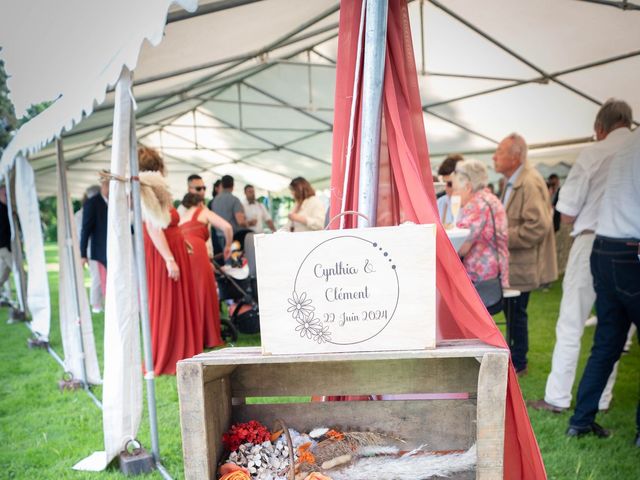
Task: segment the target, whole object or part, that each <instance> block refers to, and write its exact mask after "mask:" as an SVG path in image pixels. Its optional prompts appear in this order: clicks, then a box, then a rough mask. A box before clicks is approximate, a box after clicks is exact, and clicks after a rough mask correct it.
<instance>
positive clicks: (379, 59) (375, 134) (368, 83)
mask: <svg viewBox="0 0 640 480" xmlns="http://www.w3.org/2000/svg"><path fill="white" fill-rule="evenodd" d="M363 8H366V18H365V33H364V67H363V75H362V82H363V84H362V138H361V140H360V182H359V190H358V210H359V211H360V212H361V213H363V214H364V215H366V216H367V217H368V218H369V222H367V221H366V220H365V219H364V218H358V227H360V228H363V227H365V226H368V227H375V226H376V214H377V209H378V173H379V166H380V165H379V164H380V127H381V125H382V87H383V84H384V62H385V54H386V41H387V13H388V0H367V1H366V6H363Z"/></svg>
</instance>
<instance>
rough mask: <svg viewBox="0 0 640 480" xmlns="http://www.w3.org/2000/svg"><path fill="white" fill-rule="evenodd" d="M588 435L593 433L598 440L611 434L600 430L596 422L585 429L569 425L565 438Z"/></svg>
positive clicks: (602, 429) (604, 429)
mask: <svg viewBox="0 0 640 480" xmlns="http://www.w3.org/2000/svg"><path fill="white" fill-rule="evenodd" d="M589 433H593V434H594V435H595V436H596V437H598V438H607V437H609V436H610V435H611V432H609V430H607V429H606V428H602V427H601V426H600V425H598V424H597V423H596V422H593V423H592V424H591V425H588V426H586V427H578V426H575V425H569V428H567V437H582V436H584V435H588V434H589Z"/></svg>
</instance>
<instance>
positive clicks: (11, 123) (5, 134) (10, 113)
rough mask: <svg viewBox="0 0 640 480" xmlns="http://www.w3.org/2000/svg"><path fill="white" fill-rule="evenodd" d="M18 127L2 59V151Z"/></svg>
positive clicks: (0, 75) (0, 68) (0, 116)
mask: <svg viewBox="0 0 640 480" xmlns="http://www.w3.org/2000/svg"><path fill="white" fill-rule="evenodd" d="M17 127H18V120H17V119H16V114H15V110H14V108H13V103H12V102H11V100H9V89H8V88H7V74H6V72H5V71H4V62H3V61H2V60H0V152H2V151H3V150H4V149H5V148H6V147H7V145H8V144H9V142H10V141H11V132H12V131H13V130H15V129H16V128H17Z"/></svg>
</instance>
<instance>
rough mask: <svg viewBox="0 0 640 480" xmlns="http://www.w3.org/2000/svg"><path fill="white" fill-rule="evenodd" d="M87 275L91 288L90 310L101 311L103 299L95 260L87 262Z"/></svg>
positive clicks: (98, 268) (98, 270)
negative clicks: (89, 278)
mask: <svg viewBox="0 0 640 480" xmlns="http://www.w3.org/2000/svg"><path fill="white" fill-rule="evenodd" d="M89 274H90V275H91V288H90V289H89V301H90V302H91V308H93V309H100V310H102V308H103V307H104V298H102V286H101V285H100V267H99V266H98V262H97V261H96V260H89Z"/></svg>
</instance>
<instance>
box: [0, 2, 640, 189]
mask: <svg viewBox="0 0 640 480" xmlns="http://www.w3.org/2000/svg"><path fill="white" fill-rule="evenodd" d="M25 3H29V2H25ZM156 3H158V4H163V5H161V7H162V8H164V13H162V12H160V13H158V12H157V9H158V8H160V7H157V6H156V7H155V8H154V9H153V12H150V11H149V10H152V8H151V7H149V6H147V7H146V10H145V9H144V8H140V9H138V10H139V11H138V10H135V9H134V11H133V12H131V11H130V10H131V7H130V2H126V1H122V2H121V5H119V7H120V8H122V10H121V11H120V15H119V16H118V17H117V18H121V17H123V16H124V17H126V16H127V15H129V14H130V15H131V16H132V17H133V19H132V20H131V21H127V22H124V27H125V28H123V29H122V30H121V31H119V37H118V38H121V40H120V41H119V43H115V44H114V43H113V41H109V42H107V41H106V40H105V41H102V42H97V41H95V42H92V41H89V45H83V41H81V40H82V39H83V38H85V37H86V38H89V37H90V36H91V34H92V33H93V31H94V30H95V25H93V24H92V23H93V22H83V23H81V24H80V25H79V26H77V28H76V30H81V32H78V31H74V32H73V34H69V35H68V36H66V38H60V39H58V40H57V42H58V43H57V45H56V46H57V47H58V48H66V49H68V52H67V56H71V57H74V58H76V60H75V61H74V62H71V63H70V64H67V63H64V62H63V64H62V65H61V68H60V69H59V70H61V71H62V73H63V74H62V75H60V77H61V78H62V79H63V80H64V79H67V81H68V83H64V81H62V80H61V81H60V85H61V86H60V87H59V89H60V90H59V93H60V94H61V95H62V96H61V97H60V98H59V99H58V100H57V101H56V102H55V103H54V105H53V106H52V107H50V108H49V109H48V110H47V111H45V112H44V113H43V114H41V115H39V116H38V117H36V118H35V119H34V120H32V121H31V122H28V123H27V124H26V125H25V126H24V127H23V129H22V130H24V131H21V132H19V133H18V135H17V136H16V138H15V140H14V142H13V145H12V147H11V148H10V149H8V150H7V153H8V155H5V156H3V164H6V162H8V161H10V159H9V158H8V157H9V156H11V155H14V154H15V153H16V152H17V151H20V150H29V151H34V150H35V149H36V148H37V147H39V146H40V145H41V144H42V143H43V142H46V141H47V140H50V139H51V138H52V137H53V135H55V134H56V133H58V132H59V131H60V129H61V128H62V127H63V126H64V127H67V128H66V129H65V133H64V135H63V137H64V147H65V156H66V160H67V162H68V165H69V177H70V185H71V187H72V188H71V189H72V194H74V195H80V194H81V193H82V191H83V190H84V188H86V186H87V185H88V184H90V183H94V182H95V180H96V179H97V176H96V171H97V170H99V169H100V168H105V167H107V166H108V162H109V157H110V137H111V122H112V118H113V111H112V104H113V97H112V93H106V97H104V101H102V98H101V96H100V95H99V93H100V89H97V87H95V84H96V82H97V81H98V80H101V81H102V82H103V84H102V95H104V94H105V90H107V85H112V84H113V83H114V81H115V79H116V78H117V74H118V73H119V71H120V68H115V65H116V64H118V61H119V60H118V59H131V58H133V61H130V62H128V63H127V62H122V61H121V62H120V63H119V65H120V66H121V65H123V64H127V65H128V66H130V67H135V70H134V79H135V81H134V85H135V86H134V90H133V93H134V95H135V97H136V100H137V103H138V108H137V114H136V117H137V118H136V121H137V130H138V138H139V140H140V142H141V143H144V144H146V145H149V146H154V147H157V148H159V149H161V150H162V152H163V153H164V156H165V158H166V159H167V162H168V168H169V171H170V182H171V184H172V187H173V188H174V193H176V194H180V193H182V192H183V191H184V190H185V178H186V176H187V175H189V174H191V173H195V172H198V173H201V174H202V175H203V177H204V178H205V180H206V181H207V182H210V181H211V180H213V179H214V178H216V177H219V176H220V175H222V174H225V173H229V174H231V175H234V176H235V177H237V178H238V181H239V183H247V182H250V183H253V184H255V185H256V186H257V187H259V188H261V189H264V190H269V191H275V192H277V191H280V190H283V189H284V188H286V186H287V185H288V183H289V181H290V179H291V178H292V177H294V176H298V175H302V176H305V177H307V178H308V179H309V180H311V181H313V182H315V183H316V184H318V185H325V184H327V183H328V179H329V175H330V164H331V137H332V135H331V129H332V122H333V96H334V83H335V63H336V59H337V30H338V20H339V4H338V3H337V1H336V0H313V1H307V2H293V3H292V2H290V1H287V0H264V1H247V0H217V1H200V2H199V6H198V10H196V11H195V13H193V14H190V13H188V12H185V11H184V10H183V9H182V7H189V8H194V7H195V5H194V0H183V1H182V2H180V3H181V4H180V5H178V6H173V7H171V9H170V10H168V16H167V19H168V21H167V24H166V27H164V36H163V38H162V41H161V42H159V40H160V38H161V34H162V31H163V30H162V26H163V25H164V23H163V22H164V15H167V9H169V3H170V2H169V0H165V1H164V2H156ZM614 3H615V4H619V5H620V6H622V4H623V3H625V4H626V5H627V9H626V10H623V9H622V8H611V6H609V4H614ZM15 8H18V7H15ZM25 8H26V7H25ZM105 8H106V7H105ZM162 8H160V10H162ZM85 10H86V9H85ZM85 10H82V9H80V10H78V12H80V13H82V14H86V15H89V12H86V11H85ZM409 11H410V22H411V27H412V32H413V45H414V50H415V55H416V64H417V66H418V70H419V82H420V90H421V94H422V100H423V105H424V108H423V110H424V116H425V125H426V129H427V139H428V141H429V147H430V150H431V154H432V156H433V157H435V158H436V159H437V158H440V157H442V156H443V155H446V154H447V153H449V152H463V153H467V154H470V155H474V156H476V157H478V158H483V159H487V160H488V159H489V158H490V155H491V152H492V151H493V150H494V149H495V145H496V143H497V142H498V141H499V140H500V139H501V138H503V137H504V136H505V135H506V134H508V133H509V132H510V131H518V132H520V133H522V134H523V135H524V136H525V138H526V139H527V141H528V142H529V143H530V144H532V145H533V146H539V147H542V146H545V147H546V148H540V149H537V150H535V151H534V152H532V154H531V157H532V159H533V160H534V161H539V162H544V163H547V164H549V165H555V164H558V166H557V167H553V168H556V169H559V170H560V171H561V170H562V169H563V168H564V169H565V171H566V168H567V166H568V165H570V164H571V163H572V162H573V160H574V159H575V157H576V155H577V154H578V152H579V146H580V145H581V144H583V143H584V142H586V141H588V140H589V138H590V135H591V132H592V125H593V119H594V118H595V114H596V112H597V109H598V108H599V105H600V104H601V103H602V102H604V101H605V100H606V99H607V98H609V97H617V98H622V99H624V100H626V101H627V102H629V103H630V105H631V106H632V108H633V109H634V111H635V112H640V91H638V89H637V88H635V85H637V82H638V79H639V78H638V72H640V29H638V28H637V25H638V20H639V19H640V12H639V11H638V9H637V8H636V5H635V4H633V3H632V2H604V1H603V2H596V1H591V2H585V1H573V0H563V1H556V0H527V1H523V2H512V1H509V0H487V1H485V2H483V5H482V8H478V5H477V3H476V2H466V1H464V0H431V1H426V2H424V3H423V2H421V1H414V2H411V3H410V5H409ZM127 12H128V13H127ZM62 13H68V12H61V13H60V15H61V16H60V20H59V23H57V25H60V24H62V25H64V24H65V23H67V24H68V23H70V22H71V18H66V17H62ZM80 13H76V16H75V18H76V19H77V18H78V17H77V15H79V14H80ZM46 14H47V15H56V11H55V10H54V9H49V10H47V11H46ZM24 15H26V13H24ZM30 15H33V13H30ZM91 15H96V16H97V15H100V14H99V13H95V12H92V13H91ZM105 15H106V16H105V17H104V18H105V19H106V20H111V19H113V18H114V17H113V16H108V15H107V14H105ZM56 17H57V15H56ZM96 18H97V17H96ZM158 19H160V20H158ZM36 20H37V22H36V23H39V22H43V23H44V21H45V20H46V21H47V22H48V23H56V22H51V18H46V19H44V18H38V19H36ZM137 22H140V23H137ZM31 23H33V19H31ZM152 24H153V25H152ZM58 28H59V27H58ZM70 29H71V28H70ZM158 29H159V32H160V34H158ZM35 30H36V31H37V27H36V28H35ZM60 30H63V31H64V30H65V29H64V28H61V29H60ZM105 30H107V29H105ZM11 34H12V32H11V31H10V32H9V37H8V38H9V40H13V41H14V43H11V41H9V42H7V41H5V39H3V38H0V44H2V45H3V46H5V45H6V52H5V51H4V50H3V52H2V55H3V56H5V59H6V68H7V71H8V72H9V74H10V75H14V78H12V82H11V84H10V88H11V89H12V94H13V97H14V98H17V97H19V95H18V94H19V93H21V92H24V95H26V97H25V98H28V99H30V101H39V100H42V99H44V98H51V97H42V95H43V93H39V92H38V91H37V89H36V88H35V87H34V90H33V91H31V92H29V88H27V87H28V86H29V84H30V83H31V84H33V83H34V78H31V80H30V82H26V81H24V82H21V80H22V79H23V78H26V77H23V78H21V77H20V75H23V74H21V73H20V69H19V68H17V67H16V62H17V61H18V56H17V53H16V52H20V51H21V50H20V45H19V42H18V40H16V39H15V38H12V36H11ZM105 35H106V34H105ZM62 36H63V37H65V35H62ZM141 36H142V37H144V38H147V41H145V42H144V43H142V42H141V40H139V39H140V37H141ZM603 39H606V40H603ZM49 41H53V39H52V38H49ZM136 41H137V43H136ZM157 43H159V44H158V45H157V46H155V47H154V46H152V44H157ZM96 45H98V46H100V49H97V50H91V48H92V47H95V46H96ZM123 45H124V46H125V47H126V46H130V45H134V47H129V48H131V49H132V50H134V53H131V52H121V51H120V50H117V47H119V46H120V47H122V46H123ZM140 45H142V46H141V47H140ZM96 48H97V47H96ZM122 48H124V47H122ZM136 49H139V52H138V50H136ZM69 52H71V53H73V54H74V55H69V54H68V53H69ZM138 53H139V57H138ZM27 54H28V52H27ZM27 54H24V55H22V56H20V58H19V61H20V62H27V60H28V58H27V57H25V55H27ZM114 59H115V60H114ZM58 61H62V60H60V59H59V58H58ZM114 62H115V64H114ZM85 63H86V64H87V65H84V64H85ZM37 65H38V64H37V63H35V64H32V65H31V69H32V71H31V72H30V75H31V77H34V74H33V69H36V75H35V77H36V78H37V80H39V79H40V78H46V74H45V72H39V71H37ZM100 65H102V66H103V70H105V71H106V70H111V71H112V74H111V76H109V78H108V79H107V80H105V78H106V77H105V76H104V75H103V76H100V75H98V76H97V78H98V80H93V78H92V77H87V72H89V73H91V72H93V71H95V70H96V69H98V67H99V66H100ZM104 65H107V67H106V68H104ZM92 66H93V67H92ZM91 68H93V70H91ZM98 70H99V69H98ZM113 72H115V73H113ZM83 74H84V75H85V77H83ZM24 75H26V74H24ZM94 77H95V75H94ZM83 78H89V79H90V80H91V81H83ZM104 82H106V83H104ZM42 83H46V82H42ZM22 84H24V85H26V86H27V87H25V88H24V89H22V90H21V88H22V87H21V85H22ZM72 87H73V88H76V89H84V90H85V91H86V92H89V93H87V94H86V95H82V94H79V93H74V92H73V90H70V88H72ZM92 89H93V90H92ZM43 91H44V90H43ZM91 92H93V93H91ZM95 92H98V93H95ZM29 95H30V96H29ZM92 95H93V97H94V99H93V100H95V101H98V102H101V105H100V106H99V107H97V108H94V109H92V108H87V101H86V98H89V97H91V96H92ZM78 99H83V100H82V101H80V100H78ZM27 103H28V102H25V101H22V104H27ZM83 109H84V111H85V112H86V114H85V115H84V117H83V118H82V120H81V121H79V122H77V123H75V125H74V126H73V127H72V128H71V125H72V124H73V123H74V121H75V120H79V117H78V114H79V113H80V112H82V110H83ZM49 110H51V111H49ZM91 112H92V114H91V115H89V113H91ZM636 118H638V116H636ZM9 150H11V152H10V151H9ZM31 161H32V163H33V166H34V169H35V170H36V175H37V178H38V188H39V193H40V194H42V195H47V194H50V193H53V192H54V190H55V181H54V180H53V179H54V175H55V149H54V148H52V147H47V148H44V149H43V150H41V151H39V152H38V153H35V154H33V155H32V156H31Z"/></svg>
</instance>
